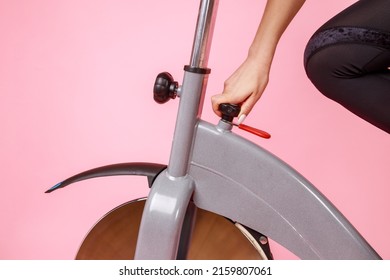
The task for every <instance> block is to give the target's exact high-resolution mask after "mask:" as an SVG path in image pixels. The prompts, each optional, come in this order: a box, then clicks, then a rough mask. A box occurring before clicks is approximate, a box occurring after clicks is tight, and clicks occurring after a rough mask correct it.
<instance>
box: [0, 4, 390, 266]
mask: <svg viewBox="0 0 390 280" xmlns="http://www.w3.org/2000/svg"><path fill="white" fill-rule="evenodd" d="M352 2H354V1H352V0H337V1H336V0H333V1H308V2H307V3H306V5H305V6H304V8H303V9H302V10H301V12H300V13H299V15H298V16H297V17H296V19H295V21H294V22H293V23H292V24H291V26H290V27H289V29H288V30H287V32H286V33H285V36H284V37H283V38H282V40H281V42H280V45H279V48H278V51H277V54H276V57H275V59H274V65H273V68H272V76H271V81H270V83H269V87H268V89H267V91H266V93H265V94H264V96H263V98H262V100H261V102H259V103H258V105H257V107H256V108H255V110H254V111H253V112H252V114H251V115H250V116H249V117H248V118H247V121H246V123H247V124H248V125H253V126H256V127H259V128H262V129H264V130H267V131H269V132H270V133H271V134H272V138H271V139H270V140H262V139H260V138H255V137H252V136H251V135H248V134H247V133H245V132H244V133H242V132H238V133H240V134H242V135H244V136H245V137H247V138H249V139H251V140H253V141H255V142H256V143H258V144H259V145H261V146H263V147H265V148H266V149H268V150H270V151H271V152H273V153H274V154H276V155H278V156H279V157H280V158H282V159H284V160H285V161H286V162H288V163H289V164H291V165H292V166H294V168H296V169H297V170H298V171H299V172H300V173H302V174H303V175H304V176H305V177H307V178H308V179H309V180H310V181H311V182H313V183H314V184H315V185H316V186H317V187H318V188H319V189H320V190H321V191H322V192H323V193H324V194H325V195H326V196H328V197H329V199H331V201H332V202H333V203H334V204H335V205H336V206H337V207H338V208H339V209H340V210H341V211H342V212H343V213H344V214H345V216H346V217H347V218H348V219H349V220H350V221H351V222H352V223H353V224H354V225H355V227H356V228H357V229H358V230H359V231H360V232H361V233H362V235H363V236H365V238H366V239H367V240H368V241H369V242H370V244H371V245H372V246H373V247H374V248H375V249H376V250H377V251H378V253H379V254H381V256H382V257H383V258H386V259H390V239H389V238H388V237H389V236H390V225H389V222H388V221H389V218H388V217H389V214H390V203H388V200H389V195H390V190H389V181H390V172H389V166H390V151H389V144H390V138H389V135H388V134H386V133H384V132H382V131H380V130H378V129H376V128H374V127H373V126H370V125H369V124H367V123H365V122H364V121H362V120H360V119H358V118H357V117H355V116H354V115H352V114H351V113H349V112H348V111H346V110H344V109H343V108H341V107H340V106H339V105H337V104H335V103H333V102H332V101H330V100H327V99H326V98H325V97H323V96H322V95H321V94H319V93H318V92H317V90H316V89H315V88H314V87H313V86H312V85H311V83H310V82H309V80H308V79H307V78H306V76H305V73H304V70H303V66H302V53H303V50H304V47H305V44H306V42H307V40H308V39H309V37H310V36H311V34H312V33H313V32H314V31H315V30H316V28H317V27H318V26H319V25H320V24H321V23H323V22H324V21H325V20H326V19H327V18H329V17H330V16H331V15H334V14H335V13H336V12H337V11H340V10H341V9H342V8H344V7H346V6H348V5H349V4H351V3H352ZM264 3H265V1H260V0H245V1H236V0H222V1H220V8H219V11H218V20H217V24H216V29H215V33H214V41H213V47H212V52H211V57H210V63H209V66H210V67H211V68H212V74H211V76H210V79H209V87H208V93H207V101H206V103H205V104H206V106H205V109H204V114H203V118H204V119H205V120H207V121H210V122H214V123H215V122H217V120H218V119H217V117H216V116H214V114H213V113H212V112H211V108H210V102H209V99H210V98H209V97H210V96H211V95H213V94H216V93H219V92H220V91H221V90H222V86H223V82H224V80H225V79H226V78H227V77H228V76H229V75H230V74H231V73H232V72H233V71H234V70H235V68H236V67H238V65H239V64H240V63H241V61H242V60H243V59H244V57H245V55H246V52H247V48H248V46H249V44H250V42H251V40H252V38H253V35H254V32H255V30H256V27H257V24H258V21H259V18H260V15H261V13H262V9H263V6H264ZM197 9H198V1H197V0H190V1H189V0H187V1H180V0H168V1H155V0H153V1H152V0H143V1H124V0H110V1H108V0H105V1H103V0H94V1H86V0H77V1H76V0H66V1H65V0H61V1H60V0H57V1H51V0H35V1H29V0H19V1H5V0H3V1H0V40H1V44H0V131H1V136H0V164H1V169H0V170H1V188H0V227H1V238H0V259H72V258H74V256H75V254H76V252H77V249H78V246H79V245H80V242H81V241H82V239H83V237H84V235H85V234H86V233H87V231H88V229H89V228H90V227H91V226H92V225H93V224H94V222H95V221H96V220H98V219H99V217H101V216H102V215H103V214H104V213H106V212H107V211H109V210H110V209H112V208H113V207H115V206H117V205H119V204H121V203H123V202H126V201H128V200H132V199H134V198H138V197H141V196H145V195H146V194H147V191H148V189H147V187H146V181H145V179H144V178H136V177H118V178H103V179H98V180H90V181H86V182H81V183H78V184H77V185H74V186H73V187H69V188H67V189H63V190H61V191H58V192H55V193H53V194H50V195H48V194H44V191H45V190H47V189H48V188H49V187H51V186H52V185H54V184H55V183H57V182H58V181H60V180H62V179H64V178H66V177H68V176H70V175H73V174H75V173H78V172H80V171H83V170H86V169H90V168H93V167H97V166H101V165H106V164H111V163H118V162H130V161H147V162H159V163H167V161H168V156H169V149H170V142H171V134H172V131H173V125H174V119H175V115H176V109H177V105H178V101H177V100H175V101H172V102H170V103H168V104H167V105H164V106H160V105H157V104H155V103H154V101H153V99H152V86H153V82H154V78H155V76H156V74H157V73H159V72H160V71H165V70H167V71H170V72H171V73H172V74H173V75H174V76H175V78H176V79H177V80H178V81H181V80H182V75H183V71H182V67H183V65H184V64H186V63H188V61H189V55H190V50H191V45H192V37H193V30H194V26H195V21H196V15H197ZM274 255H275V256H276V257H277V258H282V259H286V258H294V257H293V256H291V255H290V254H289V253H287V252H284V251H283V250H282V249H280V248H279V247H278V246H276V245H275V247H274Z"/></svg>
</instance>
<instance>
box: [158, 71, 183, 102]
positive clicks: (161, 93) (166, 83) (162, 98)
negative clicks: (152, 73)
mask: <svg viewBox="0 0 390 280" xmlns="http://www.w3.org/2000/svg"><path fill="white" fill-rule="evenodd" d="M178 86H179V84H178V83H177V82H175V81H174V79H173V77H172V75H171V74H169V73H168V72H163V73H160V74H158V75H157V77H156V81H155V82H154V87H153V98H154V101H156V102H157V103H159V104H163V103H165V102H167V101H168V100H170V99H174V98H175V97H176V92H177V88H178Z"/></svg>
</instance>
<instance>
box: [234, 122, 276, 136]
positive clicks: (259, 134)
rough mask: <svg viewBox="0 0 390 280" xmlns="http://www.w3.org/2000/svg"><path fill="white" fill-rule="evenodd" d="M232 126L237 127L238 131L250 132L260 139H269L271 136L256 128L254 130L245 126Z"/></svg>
mask: <svg viewBox="0 0 390 280" xmlns="http://www.w3.org/2000/svg"><path fill="white" fill-rule="evenodd" d="M234 125H235V126H237V127H238V128H239V129H242V130H245V131H248V132H250V133H252V134H254V135H257V136H260V137H262V138H265V139H269V138H271V134H269V133H268V132H265V131H263V130H260V129H257V128H254V127H251V126H248V125H245V124H234Z"/></svg>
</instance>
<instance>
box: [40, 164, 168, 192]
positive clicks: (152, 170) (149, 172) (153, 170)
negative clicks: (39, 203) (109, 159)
mask: <svg viewBox="0 0 390 280" xmlns="http://www.w3.org/2000/svg"><path fill="white" fill-rule="evenodd" d="M166 167H167V166H166V165H163V164H157V163H147V162H127V163H118V164H112V165H106V166H102V167H98V168H94V169H90V170H87V171H84V172H82V173H79V174H77V175H74V176H72V177H70V178H68V179H66V180H64V181H62V182H60V183H58V184H56V185H55V186H53V187H52V188H50V189H49V190H47V191H46V192H45V193H51V192H53V191H55V190H57V189H60V188H63V187H66V186H68V185H70V184H73V183H76V182H79V181H83V180H87V179H91V178H97V177H106V176H120V175H139V176H146V177H148V183H149V187H151V186H152V183H153V181H154V179H155V177H156V176H157V175H158V174H160V172H161V171H163V170H164V169H165V168H166Z"/></svg>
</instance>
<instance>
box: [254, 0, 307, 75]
mask: <svg viewBox="0 0 390 280" xmlns="http://www.w3.org/2000/svg"><path fill="white" fill-rule="evenodd" d="M304 3H305V0H268V1H267V4H266V7H265V10H264V14H263V17H262V19H261V22H260V24H259V27H258V29H257V32H256V35H255V38H254V40H253V42H252V44H251V46H250V49H249V52H248V57H249V58H253V59H255V60H257V61H258V62H259V63H263V64H264V65H263V66H265V67H268V68H269V67H270V65H271V63H272V58H273V56H274V53H275V50H276V46H277V44H278V42H279V39H280V37H281V36H282V34H283V33H284V31H285V30H286V28H287V26H288V25H289V24H290V22H291V20H292V19H293V18H294V16H295V15H296V14H297V12H298V11H299V10H300V8H301V7H302V5H303V4H304Z"/></svg>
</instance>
